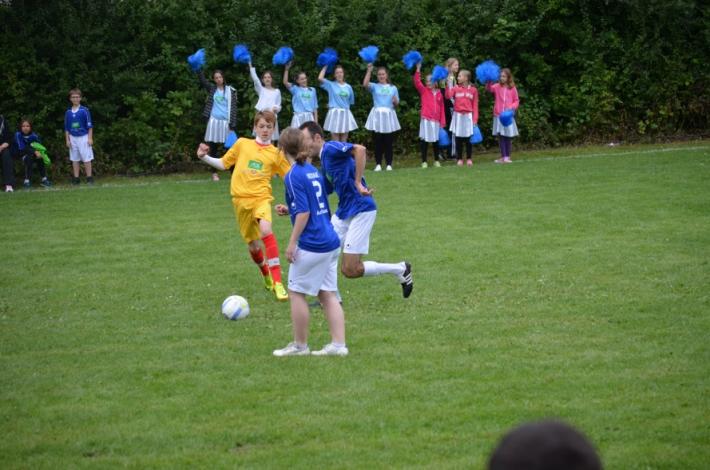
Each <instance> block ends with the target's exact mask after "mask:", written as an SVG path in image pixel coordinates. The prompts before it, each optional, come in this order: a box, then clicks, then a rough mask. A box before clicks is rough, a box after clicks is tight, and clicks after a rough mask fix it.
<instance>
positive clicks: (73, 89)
mask: <svg viewBox="0 0 710 470" xmlns="http://www.w3.org/2000/svg"><path fill="white" fill-rule="evenodd" d="M71 95H79V97H81V96H83V95H82V94H81V90H80V89H78V88H72V89H71V90H69V98H71Z"/></svg>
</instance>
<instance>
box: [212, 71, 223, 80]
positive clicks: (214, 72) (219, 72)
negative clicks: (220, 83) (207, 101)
mask: <svg viewBox="0 0 710 470" xmlns="http://www.w3.org/2000/svg"><path fill="white" fill-rule="evenodd" d="M216 73H218V74H220V75H221V76H222V79H224V72H222V71H221V70H220V69H214V70H213V71H212V78H214V74H216Z"/></svg>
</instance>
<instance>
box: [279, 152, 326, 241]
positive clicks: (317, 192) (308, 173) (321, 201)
mask: <svg viewBox="0 0 710 470" xmlns="http://www.w3.org/2000/svg"><path fill="white" fill-rule="evenodd" d="M284 187H285V188H286V204H287V205H288V211H289V214H290V216H291V224H293V223H294V222H295V220H296V215H297V214H301V213H304V212H308V213H310V217H309V218H308V223H307V224H306V228H305V229H303V232H302V233H301V236H300V237H299V239H298V247H299V248H301V249H303V250H307V251H312V252H314V253H327V252H329V251H333V250H335V249H336V248H339V247H340V239H339V238H338V234H337V233H335V229H333V224H331V223H330V207H329V206H328V195H327V194H326V191H325V182H324V181H323V177H322V176H321V174H320V172H318V169H316V167H314V166H313V165H311V164H310V163H304V164H303V165H299V164H294V165H293V166H291V171H289V172H288V173H287V174H286V178H285V179H284Z"/></svg>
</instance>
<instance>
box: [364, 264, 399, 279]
mask: <svg viewBox="0 0 710 470" xmlns="http://www.w3.org/2000/svg"><path fill="white" fill-rule="evenodd" d="M362 264H363V266H364V267H365V272H364V273H363V276H379V275H380V274H393V275H395V276H398V277H400V276H402V274H404V270H405V269H406V267H405V266H404V261H403V262H401V263H378V262H376V261H363V263H362Z"/></svg>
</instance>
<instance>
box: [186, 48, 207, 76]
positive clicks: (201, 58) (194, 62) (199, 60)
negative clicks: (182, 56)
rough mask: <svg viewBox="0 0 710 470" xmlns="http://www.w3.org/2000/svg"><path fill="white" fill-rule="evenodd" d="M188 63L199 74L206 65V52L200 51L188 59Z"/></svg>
mask: <svg viewBox="0 0 710 470" xmlns="http://www.w3.org/2000/svg"><path fill="white" fill-rule="evenodd" d="M187 63H188V64H190V68H191V69H192V71H193V72H197V71H198V70H200V69H202V67H203V66H204V65H205V50H204V49H200V50H198V51H197V52H195V53H194V54H192V55H191V56H189V57H188V58H187Z"/></svg>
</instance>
